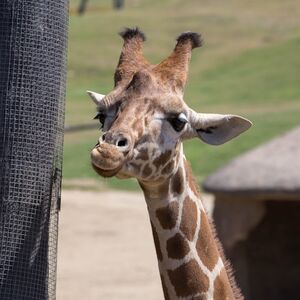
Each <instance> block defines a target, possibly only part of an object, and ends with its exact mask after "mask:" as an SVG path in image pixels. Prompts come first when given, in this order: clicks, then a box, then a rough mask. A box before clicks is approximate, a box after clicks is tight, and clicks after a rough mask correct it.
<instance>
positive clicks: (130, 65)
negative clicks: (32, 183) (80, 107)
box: [88, 28, 251, 300]
mask: <svg viewBox="0 0 300 300" xmlns="http://www.w3.org/2000/svg"><path fill="white" fill-rule="evenodd" d="M120 35H121V36H122V38H123V40H124V43H123V47H122V51H121V55H120V59H119V63H118V65H117V67H116V71H115V75H114V81H115V87H114V89H113V90H112V92H110V93H109V94H107V95H106V96H105V95H102V94H99V93H96V92H92V91H88V94H89V95H90V97H91V98H92V100H93V101H94V102H95V104H96V105H97V111H98V114H97V116H96V118H97V119H99V121H100V124H101V127H102V132H103V134H102V135H101V136H100V137H99V140H98V142H97V144H96V146H95V147H94V148H93V150H92V151H91V162H92V167H93V168H94V170H95V171H96V172H97V173H98V174H99V175H101V176H103V177H112V176H116V177H117V178H120V179H122V178H129V177H134V178H136V179H137V181H138V183H139V185H140V187H141V189H142V191H143V193H144V197H145V200H146V204H147V208H148V212H149V217H150V223H151V228H152V233H153V239H154V244H155V248H156V254H157V260H158V266H159V271H160V277H161V283H162V287H163V292H164V298H165V299H166V300H168V299H171V300H173V299H199V300H200V299H206V300H209V299H213V300H219V299H222V300H224V299H243V297H242V295H241V294H240V292H239V290H238V288H237V287H236V285H235V282H234V279H233V277H232V275H231V271H230V268H229V267H228V266H227V263H226V260H225V259H224V256H223V254H222V249H221V247H219V246H218V242H217V238H216V236H215V234H214V230H213V227H212V226H211V225H210V221H209V219H208V217H207V215H206V213H205V210H204V208H203V205H202V203H201V200H200V195H199V191H198V187H197V184H196V183H195V180H194V179H193V175H192V171H191V168H190V166H189V163H188V162H187V160H186V158H185V155H184V152H183V146H182V142H183V141H184V140H187V139H191V138H199V139H200V140H202V141H203V142H205V143H208V144H211V145H220V144H223V143H225V142H227V141H229V140H231V139H232V138H234V137H236V136H238V135H239V134H241V133H242V132H244V131H246V130H247V129H249V128H250V126H251V122H250V121H249V120H247V119H245V118H242V117H240V116H236V115H220V114H204V113H197V112H195V111H194V110H192V109H191V108H189V107H188V106H187V104H186V103H185V102H184V100H183V92H184V87H185V83H186V80H187V73H188V64H189V61H190V58H191V52H192V49H193V48H197V47H200V46H201V44H202V40H201V36H200V35H199V34H197V33H193V32H184V33H182V34H181V35H179V37H178V38H177V43H176V46H175V48H174V50H173V52H172V53H171V54H170V56H168V57H167V58H166V59H164V60H163V61H162V62H161V63H159V64H157V65H151V64H150V63H149V62H148V61H147V60H146V59H145V58H144V56H143V52H142V46H143V42H144V41H145V35H144V34H143V33H142V32H141V31H140V30H139V29H138V28H134V29H129V28H127V29H125V30H124V31H123V32H121V33H120Z"/></svg>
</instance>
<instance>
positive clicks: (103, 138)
mask: <svg viewBox="0 0 300 300" xmlns="http://www.w3.org/2000/svg"><path fill="white" fill-rule="evenodd" d="M105 136H106V134H105V133H104V134H103V135H102V141H105Z"/></svg>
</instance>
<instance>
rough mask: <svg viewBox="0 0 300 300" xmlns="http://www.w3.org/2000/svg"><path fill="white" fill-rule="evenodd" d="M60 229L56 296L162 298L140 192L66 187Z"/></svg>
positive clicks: (72, 299)
mask: <svg viewBox="0 0 300 300" xmlns="http://www.w3.org/2000/svg"><path fill="white" fill-rule="evenodd" d="M209 203H210V202H209ZM59 228H60V232H59V244H58V276H57V300H102V299H109V300H114V299H118V300H129V299H130V300H135V299H136V300H137V299H139V300H140V299H143V300H148V299H149V300H161V299H163V294H162V289H161V284H160V279H159V273H158V266H157V261H156V254H155V249H154V243H153V240H152V233H151V228H150V223H149V219H148V213H147V208H146V204H145V201H144V198H143V195H142V194H141V193H130V192H115V191H104V192H94V191H93V192H91V191H80V190H64V191H63V193H62V209H61V213H60V227H59Z"/></svg>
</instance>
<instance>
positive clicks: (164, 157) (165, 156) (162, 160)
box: [153, 150, 172, 168]
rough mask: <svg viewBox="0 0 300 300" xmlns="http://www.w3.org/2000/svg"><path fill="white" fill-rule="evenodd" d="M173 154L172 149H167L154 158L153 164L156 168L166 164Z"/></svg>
mask: <svg viewBox="0 0 300 300" xmlns="http://www.w3.org/2000/svg"><path fill="white" fill-rule="evenodd" d="M171 154H172V151H171V150H168V151H165V152H164V153H163V154H161V155H160V156H158V157H156V158H155V159H154V160H153V165H154V166H155V167H156V168H159V167H160V166H161V165H164V164H165V163H166V162H167V161H168V160H169V159H170V156H171Z"/></svg>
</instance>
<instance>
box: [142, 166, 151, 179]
mask: <svg viewBox="0 0 300 300" xmlns="http://www.w3.org/2000/svg"><path fill="white" fill-rule="evenodd" d="M151 173H152V169H151V168H150V167H149V165H148V164H146V165H145V166H144V168H143V177H148V176H149V175H150V174H151Z"/></svg>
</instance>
